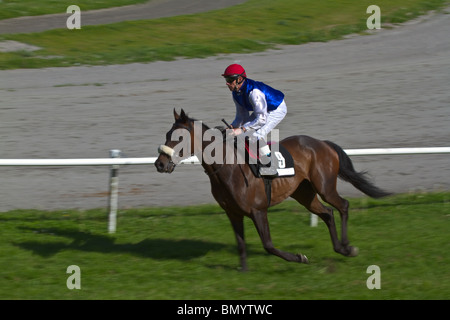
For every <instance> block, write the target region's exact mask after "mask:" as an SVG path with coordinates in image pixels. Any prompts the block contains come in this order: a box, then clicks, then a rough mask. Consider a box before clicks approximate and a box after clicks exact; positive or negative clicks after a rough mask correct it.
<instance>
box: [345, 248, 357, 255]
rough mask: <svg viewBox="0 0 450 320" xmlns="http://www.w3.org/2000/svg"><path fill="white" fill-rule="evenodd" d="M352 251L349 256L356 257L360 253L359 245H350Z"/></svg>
mask: <svg viewBox="0 0 450 320" xmlns="http://www.w3.org/2000/svg"><path fill="white" fill-rule="evenodd" d="M349 249H350V253H349V254H348V255H347V257H356V256H357V255H358V254H359V249H358V247H349Z"/></svg>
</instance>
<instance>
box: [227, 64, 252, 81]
mask: <svg viewBox="0 0 450 320" xmlns="http://www.w3.org/2000/svg"><path fill="white" fill-rule="evenodd" d="M239 76H242V77H244V78H246V77H247V74H246V73H245V70H244V68H243V67H242V66H241V65H240V64H236V63H235V64H231V65H229V66H228V67H227V68H226V69H225V72H224V73H223V74H222V77H225V78H234V77H235V78H237V77H239Z"/></svg>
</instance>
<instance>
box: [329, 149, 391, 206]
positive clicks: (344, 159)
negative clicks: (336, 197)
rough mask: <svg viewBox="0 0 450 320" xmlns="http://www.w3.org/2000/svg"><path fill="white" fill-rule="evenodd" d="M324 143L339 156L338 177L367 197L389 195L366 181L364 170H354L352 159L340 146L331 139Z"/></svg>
mask: <svg viewBox="0 0 450 320" xmlns="http://www.w3.org/2000/svg"><path fill="white" fill-rule="evenodd" d="M325 143H327V144H328V145H329V146H330V147H332V148H333V149H334V150H335V151H336V153H337V154H338V156H339V173H338V177H339V178H341V179H342V180H344V181H347V182H350V183H351V184H352V185H353V186H354V187H355V188H356V189H358V190H360V191H362V192H363V193H365V194H367V195H368V196H369V197H372V198H381V197H385V196H388V195H390V193H389V192H386V191H383V190H381V189H379V188H378V187H377V186H375V185H374V184H372V183H371V182H370V181H368V180H367V179H366V177H365V175H366V172H356V171H355V168H354V167H353V163H352V161H351V160H350V158H349V156H348V155H347V154H346V153H345V151H344V150H343V149H342V148H341V147H339V146H338V145H337V144H335V143H333V142H331V141H325Z"/></svg>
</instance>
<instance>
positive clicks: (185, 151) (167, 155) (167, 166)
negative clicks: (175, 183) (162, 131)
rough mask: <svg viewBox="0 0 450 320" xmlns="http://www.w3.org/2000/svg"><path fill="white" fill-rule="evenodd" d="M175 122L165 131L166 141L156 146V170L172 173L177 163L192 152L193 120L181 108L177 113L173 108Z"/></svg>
mask: <svg viewBox="0 0 450 320" xmlns="http://www.w3.org/2000/svg"><path fill="white" fill-rule="evenodd" d="M173 115H174V117H175V123H174V124H173V126H172V128H171V129H170V130H169V131H168V132H167V133H166V142H165V143H164V144H163V145H160V146H159V148H158V152H159V156H158V159H156V161H155V166H156V169H157V170H158V172H167V173H172V172H173V170H174V169H175V166H176V165H177V163H178V162H179V161H180V160H181V159H182V158H186V157H188V156H190V155H192V154H193V153H194V141H193V140H194V134H193V133H194V120H193V119H190V118H189V117H188V116H187V115H186V113H185V112H184V110H183V109H181V113H180V114H178V113H177V112H176V110H175V109H174V110H173Z"/></svg>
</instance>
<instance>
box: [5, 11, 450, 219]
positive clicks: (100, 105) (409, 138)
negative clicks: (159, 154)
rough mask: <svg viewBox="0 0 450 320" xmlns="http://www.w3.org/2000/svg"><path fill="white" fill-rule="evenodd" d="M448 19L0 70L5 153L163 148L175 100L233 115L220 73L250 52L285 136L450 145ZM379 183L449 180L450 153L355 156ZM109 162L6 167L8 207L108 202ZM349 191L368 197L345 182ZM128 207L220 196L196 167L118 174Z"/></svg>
mask: <svg viewBox="0 0 450 320" xmlns="http://www.w3.org/2000/svg"><path fill="white" fill-rule="evenodd" d="M448 17H449V16H448V15H444V14H439V15H432V16H428V17H427V18H422V19H420V21H418V20H416V21H413V22H410V23H408V24H405V25H404V26H402V27H398V28H395V29H393V30H380V31H378V32H376V33H375V34H374V35H371V36H356V37H352V38H349V39H346V40H341V41H331V42H329V43H311V44H306V45H302V46H286V47H282V48H280V49H279V50H271V51H267V52H263V53H256V54H247V55H245V54H233V55H224V56H217V57H212V58H208V59H188V60H177V61H173V62H155V63H149V64H131V65H120V66H106V67H77V68H50V69H43V70H13V71H0V96H1V100H0V119H1V127H0V137H1V140H0V150H1V156H0V158H97V157H107V156H108V150H109V149H121V150H122V151H123V152H124V153H125V154H126V156H129V157H144V156H156V148H157V145H159V144H161V143H163V142H164V139H165V133H166V131H167V130H168V129H169V128H170V126H171V124H172V120H173V119H172V110H173V108H174V107H176V108H178V109H180V108H181V107H183V108H185V110H186V111H188V112H189V113H190V115H191V116H193V117H196V118H199V119H202V120H204V121H205V123H207V124H209V125H211V126H213V125H218V124H221V123H220V119H221V118H226V119H229V120H232V119H233V116H234V106H233V104H232V101H231V97H230V94H229V92H228V90H227V88H226V87H225V84H224V81H223V80H222V79H221V77H220V73H221V72H222V71H223V69H224V68H225V67H226V66H227V65H228V64H229V63H233V62H234V61H240V62H241V63H242V64H243V65H244V66H245V67H246V69H247V74H248V75H249V77H251V78H254V79H256V80H262V81H265V82H267V83H269V84H271V85H273V86H274V87H276V88H279V89H281V90H283V91H284V92H285V94H286V101H287V105H288V113H289V114H288V116H287V118H286V119H285V121H284V122H283V123H282V125H281V126H280V127H279V129H280V135H281V137H286V136H289V135H294V134H307V135H311V136H314V137H317V138H321V139H328V140H332V141H334V142H336V143H337V144H339V145H341V146H342V147H344V148H349V149H350V148H374V147H429V146H449V145H450V143H449V137H450V126H449V119H450V107H449V102H450V91H449V90H448V84H449V83H450V41H449V40H450V19H449V18H448ZM353 160H354V163H355V166H356V168H357V169H358V170H362V169H367V170H368V171H369V172H370V174H371V175H372V176H373V177H374V181H375V182H376V184H377V185H379V186H380V187H382V188H384V189H387V190H390V191H395V192H408V191H411V190H420V189H422V188H423V189H427V190H435V189H447V190H448V189H450V160H449V156H448V155H411V156H390V157H388V156H372V157H354V158H353ZM108 175H109V168H107V167H64V168H19V167H3V168H1V167H0V177H1V183H0V199H1V203H0V211H5V210H9V209H12V208H41V209H55V208H93V207H105V206H106V203H107V196H106V194H107V191H108V186H107V182H108ZM339 189H340V191H341V192H342V194H343V195H344V196H355V195H360V193H359V192H357V191H356V190H354V189H353V187H351V186H349V185H348V184H340V186H339ZM120 191H121V194H120V198H119V200H120V207H121V208H126V207H138V206H160V205H175V204H177V205H186V204H194V203H212V202H214V199H213V198H212V196H211V194H210V191H209V181H208V178H207V176H206V175H205V174H204V173H203V170H202V168H201V167H200V166H196V165H184V166H183V165H180V166H178V167H177V169H176V171H175V172H174V173H173V174H171V175H167V174H165V175H162V174H159V173H157V172H156V170H155V168H154V167H153V166H152V165H150V166H128V167H122V168H121V169H120Z"/></svg>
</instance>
